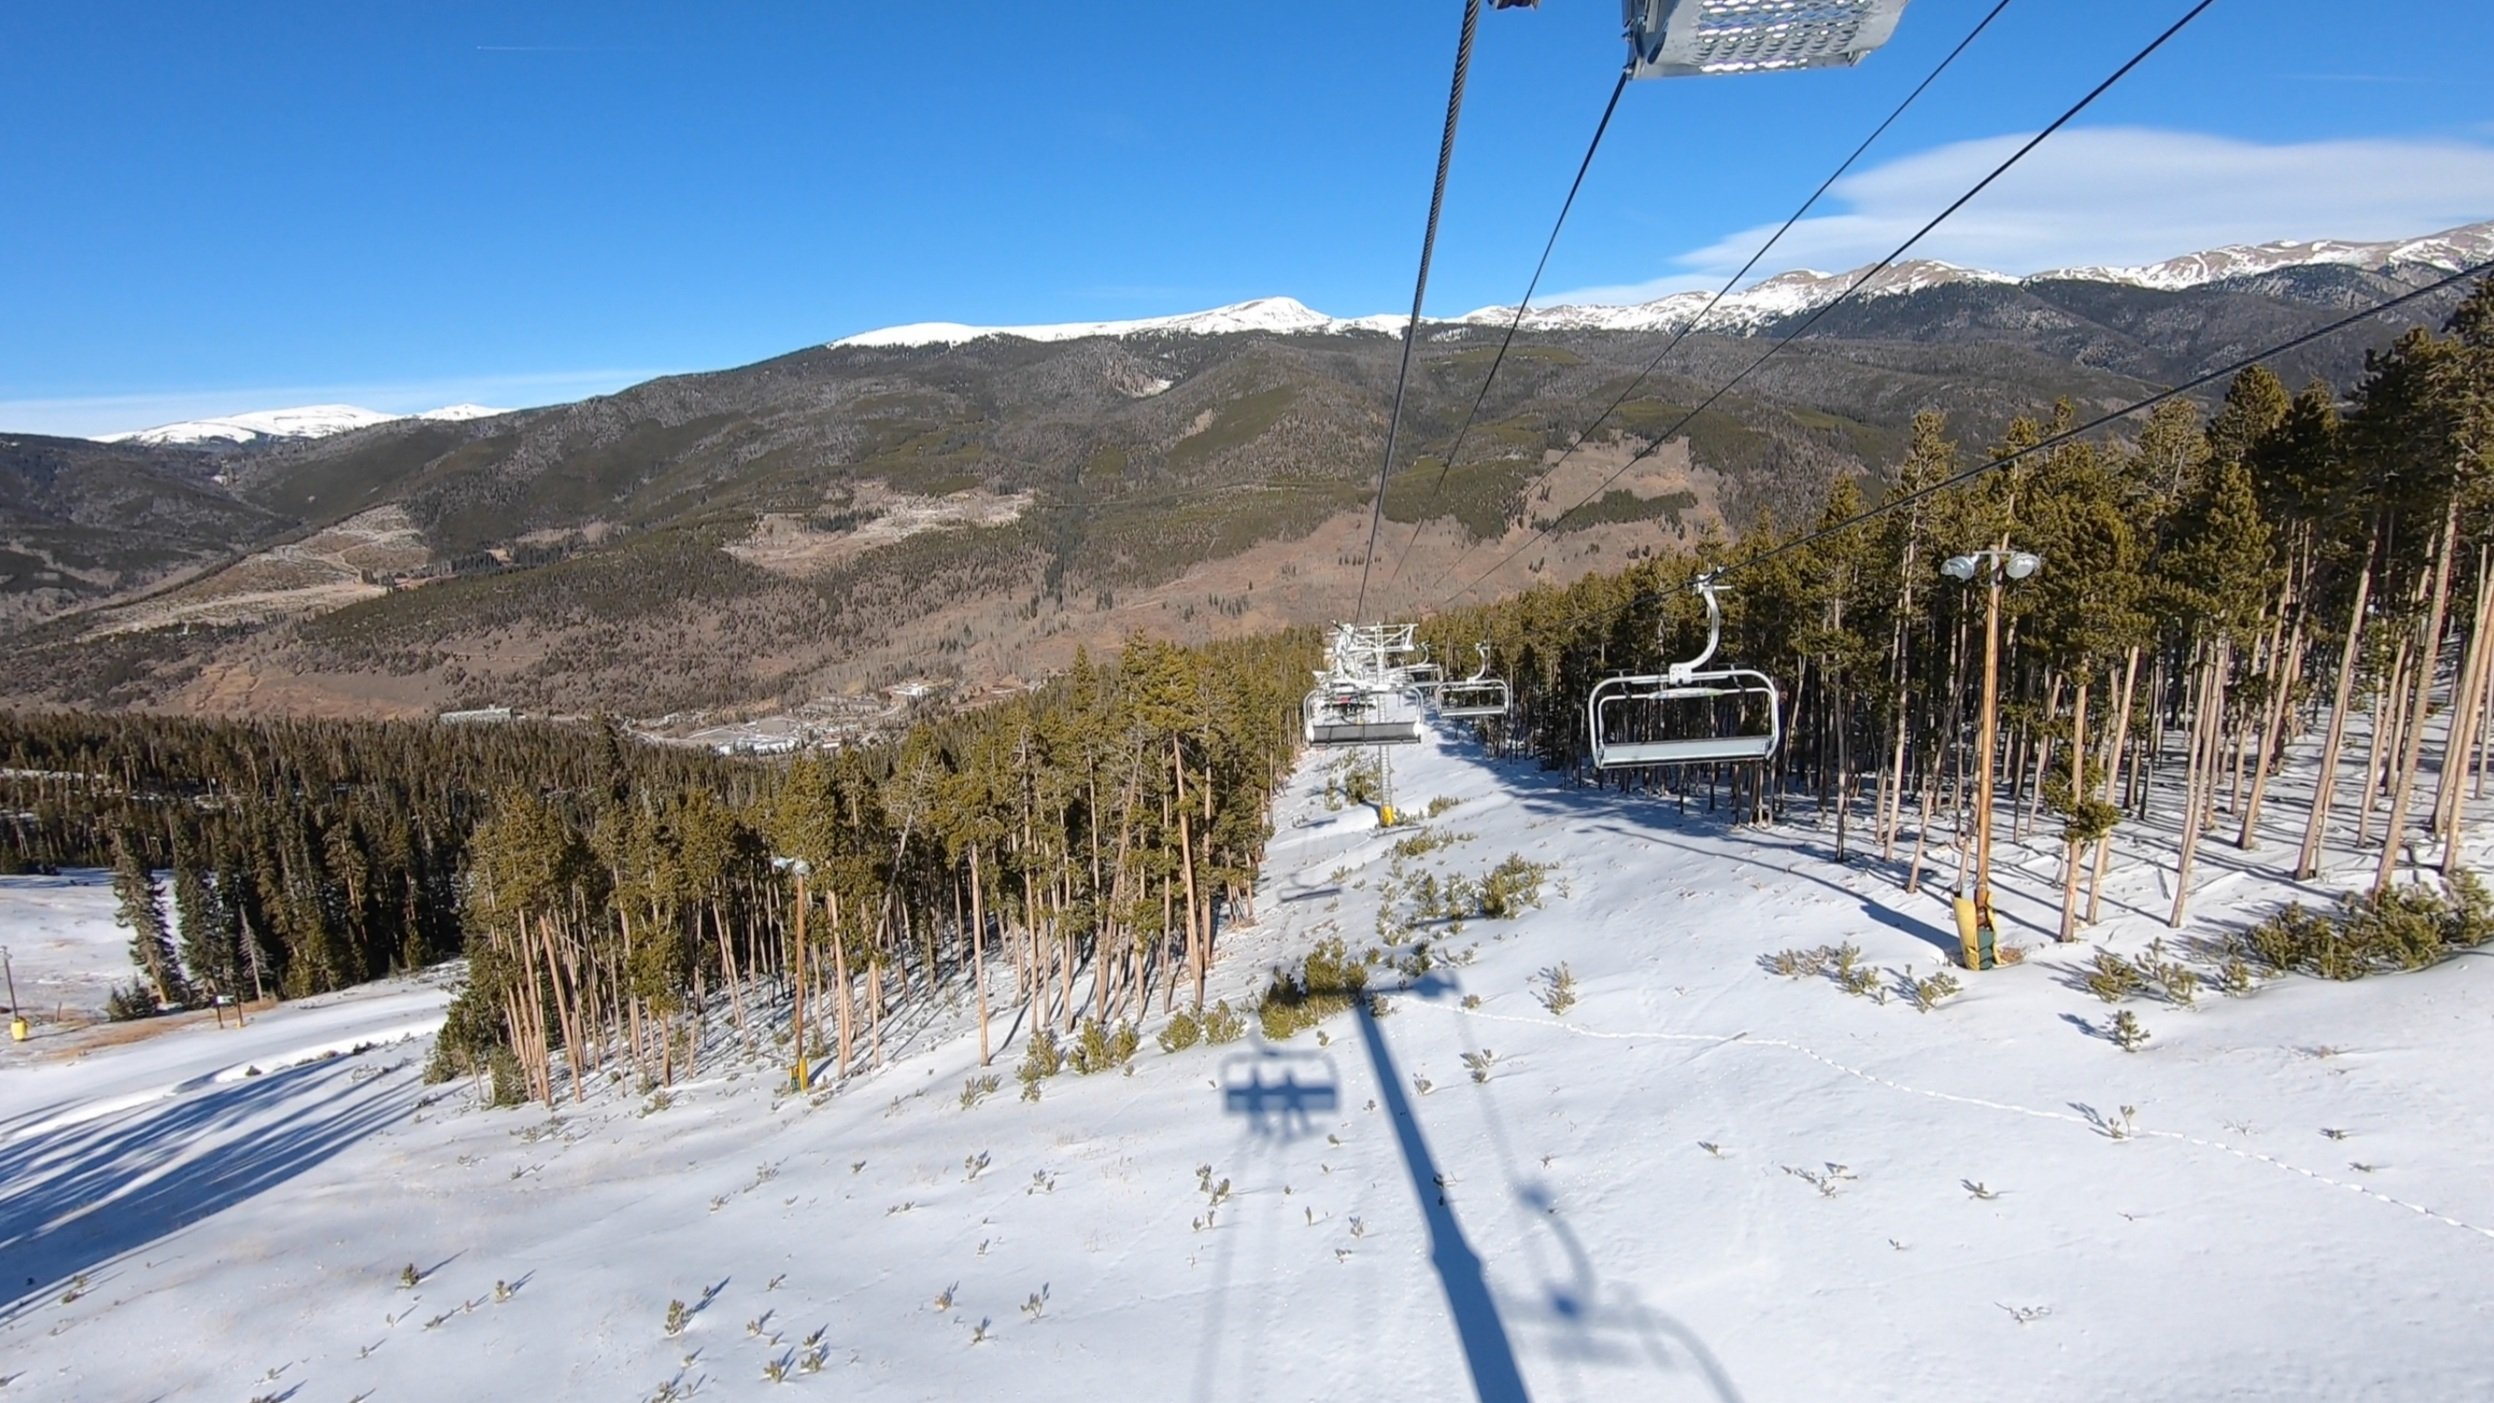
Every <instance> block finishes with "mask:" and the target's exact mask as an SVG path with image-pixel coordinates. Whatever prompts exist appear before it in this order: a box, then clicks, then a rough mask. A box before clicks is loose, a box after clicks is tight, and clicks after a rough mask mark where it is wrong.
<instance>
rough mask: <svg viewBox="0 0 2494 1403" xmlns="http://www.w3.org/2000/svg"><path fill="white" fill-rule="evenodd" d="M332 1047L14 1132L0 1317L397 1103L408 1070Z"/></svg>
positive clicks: (382, 1118) (4, 1162)
mask: <svg viewBox="0 0 2494 1403" xmlns="http://www.w3.org/2000/svg"><path fill="white" fill-rule="evenodd" d="M360 1071H367V1066H366V1064H365V1063H363V1062H362V1061H361V1060H360V1059H354V1058H344V1057H341V1058H332V1059H327V1060H324V1061H320V1062H313V1063H307V1064H305V1065H303V1066H299V1067H291V1068H285V1069H282V1070H279V1071H275V1072H270V1073H267V1074H265V1075H263V1076H258V1077H251V1078H248V1079H245V1080H242V1081H238V1082H234V1083H232V1084H230V1085H226V1086H221V1087H217V1088H214V1089H212V1090H205V1091H200V1092H195V1093H193V1094H190V1095H187V1096H181V1097H176V1098H172V1099H170V1100H160V1101H151V1102H147V1103H145V1104H142V1105H139V1106H134V1107H131V1108H130V1109H128V1110H125V1111H120V1112H116V1113H113V1114H110V1115H105V1116H99V1117H96V1118H94V1119H92V1120H86V1121H81V1122H79V1123H77V1124H75V1125H70V1126H64V1127H62V1128H61V1129H59V1130H57V1131H54V1132H51V1133H48V1134H39V1135H34V1136H29V1137H26V1138H24V1139H22V1140H19V1141H15V1142H13V1143H11V1144H10V1145H9V1146H8V1147H7V1149H6V1150H5V1151H0V1185H5V1186H6V1187H5V1188H0V1285H5V1288H6V1289H7V1291H8V1292H9V1295H8V1297H7V1298H6V1301H7V1303H6V1304H5V1305H0V1324H7V1323H10V1322H12V1321H15V1320H16V1319H18V1318H19V1317H20V1316H22V1315H24V1314H26V1313H27V1312H28V1311H29V1310H32V1309H34V1308H36V1307H39V1306H41V1305H42V1304H43V1303H45V1302H46V1301H48V1300H50V1299H51V1298H52V1296H53V1295H54V1294H55V1288H57V1287H58V1286H59V1285H60V1284H61V1283H62V1282H64V1281H68V1280H70V1279H72V1278H74V1277H76V1276H77V1275H78V1274H80V1273H81V1272H87V1271H91V1270H93V1269H94V1268H96V1267H98V1266H101V1265H103V1264H105V1263H108V1262H112V1261H115V1260H118V1259H120V1258H121V1257H123V1256H126V1255H127V1254H129V1253H131V1252H134V1251H137V1250H139V1249H140V1248H143V1247H145V1246H147V1245H148V1244H150V1243H152V1242H156V1241H158V1240H160V1239H162V1238H166V1237H169V1236H172V1235H173V1234H175V1233H178V1232H180V1231H182V1230H183V1229H185V1228H187V1227H190V1226H191V1225H193V1224H195V1223H198V1222H200V1221H202V1220H203V1219H206V1218H209V1217H212V1216H214V1215H215V1214H218V1213H221V1212H223V1211H224V1210H225V1209H227V1208H230V1207H233V1206H234V1205H236V1204H238V1203H241V1202H244V1201H245V1200H247V1199H250V1198H252V1197H254V1196H256V1195H258V1194H260V1193H261V1192H263V1191H265V1190H267V1189H270V1188H274V1187H276V1186H277V1185H279V1184H282V1183H284V1182H286V1181H287V1180H289V1179H292V1178H294V1177H295V1176H296V1175H298V1174H301V1173H303V1172H304V1171H306V1170H308V1169H311V1168H313V1167H314V1166H316V1165H318V1164H320V1163H322V1162H323V1161H325V1160H327V1159H329V1158H330V1157H331V1156H333V1155H336V1154H337V1153H339V1152H340V1151H342V1150H344V1149H346V1148H347V1147H348V1146H350V1145H352V1144H354V1143H355V1142H356V1141H358V1140H361V1139H363V1138H364V1137H365V1136H367V1135H370V1134H372V1133H373V1132H374V1131H376V1130H379V1129H380V1128H381V1127H383V1126H385V1125H388V1124H389V1123H390V1122H392V1121H395V1120H397V1119H399V1118H400V1117H402V1116H404V1115H406V1114H407V1112H408V1111H409V1110H410V1109H411V1108H412V1105H413V1103H414V1101H415V1099H416V1097H417V1095H418V1092H419V1088H418V1087H417V1086H416V1084H415V1082H414V1079H413V1078H412V1077H390V1078H386V1079H384V1078H375V1077H369V1076H365V1077H358V1076H357V1075H356V1074H357V1073H358V1072H360Z"/></svg>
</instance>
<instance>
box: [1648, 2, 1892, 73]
mask: <svg viewBox="0 0 2494 1403" xmlns="http://www.w3.org/2000/svg"><path fill="white" fill-rule="evenodd" d="M1905 3H1906V0H1621V4H1620V11H1621V14H1622V17H1623V20H1624V23H1625V24H1626V27H1627V31H1628V76H1630V77H1632V78H1687V77H1695V76H1699V75H1703V74H1715V73H1773V72H1779V71H1784V70H1789V69H1798V68H1849V67H1851V66H1853V65H1854V64H1857V63H1860V62H1861V61H1862V58H1863V56H1864V55H1866V54H1868V53H1869V52H1870V51H1871V50H1873V49H1876V48H1878V47H1879V46H1880V45H1882V44H1885V43H1887V42H1888V37H1889V36H1890V35H1891V34H1893V33H1895V32H1896V25H1897V19H1898V18H1899V17H1900V16H1901V15H1903V14H1904V12H1905Z"/></svg>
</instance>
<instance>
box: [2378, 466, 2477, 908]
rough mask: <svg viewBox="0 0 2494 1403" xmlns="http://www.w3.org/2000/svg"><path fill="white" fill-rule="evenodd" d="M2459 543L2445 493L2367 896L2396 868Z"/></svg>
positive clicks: (2455, 498) (2455, 501) (2382, 887)
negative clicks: (2408, 700) (2410, 691)
mask: <svg viewBox="0 0 2494 1403" xmlns="http://www.w3.org/2000/svg"><path fill="white" fill-rule="evenodd" d="M2458 544H2459V494H2457V493H2456V492H2454V493H2453V494H2452V495H2451V504H2450V506H2449V507H2447V508H2445V509H2444V511H2443V514H2442V544H2441V547H2440V548H2439V549H2438V550H2436V551H2435V552H2434V563H2433V600H2432V602H2431V603H2430V604H2428V605H2426V606H2425V635H2424V646H2423V647H2421V648H2419V649H2418V650H2417V660H2416V699H2415V701H2414V703H2413V704H2412V705H2411V706H2410V707H2409V709H2408V720H2407V733H2406V734H2405V735H2404V736H2403V737H2401V745H2400V748H2399V752H2400V753H2399V775H2398V779H2397V781H2396V783H2395V785H2394V787H2393V788H2392V789H2391V791H2390V817H2389V820H2388V822H2387V823H2386V824H2385V825H2384V827H2383V828H2382V839H2381V866H2380V867H2378V868H2377V869H2375V870H2374V873H2373V892H2374V894H2375V895H2377V896H2378V895H2380V894H2381V893H2383V892H2386V891H2388V890H2389V889H2390V879H2391V877H2392V876H2393V875H2395V874H2396V873H2397V871H2398V867H2399V839H2400V837H2401V833H2400V830H2401V829H2402V828H2403V827H2404V826H2405V825H2406V822H2407V804H2408V798H2409V796H2410V795H2411V794H2412V793H2413V792H2414V791H2415V788H2416V766H2417V764H2418V762H2419V761H2420V760H2422V758H2423V756H2424V748H2425V720H2426V718H2427V717H2428V716H2429V715H2431V707H2432V705H2433V674H2434V664H2435V662H2436V661H2437V660H2438V659H2439V658H2440V657H2441V656H2442V624H2443V615H2444V611H2445V609H2447V608H2448V606H2449V604H2450V589H2451V553H2452V552H2453V551H2454V550H2456V549H2457V548H2458Z"/></svg>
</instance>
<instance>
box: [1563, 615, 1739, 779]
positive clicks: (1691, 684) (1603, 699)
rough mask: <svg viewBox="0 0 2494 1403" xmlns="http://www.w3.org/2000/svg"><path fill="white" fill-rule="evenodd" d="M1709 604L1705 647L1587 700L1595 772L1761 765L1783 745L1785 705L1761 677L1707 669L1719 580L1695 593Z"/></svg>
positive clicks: (1716, 630) (1613, 683)
mask: <svg viewBox="0 0 2494 1403" xmlns="http://www.w3.org/2000/svg"><path fill="white" fill-rule="evenodd" d="M1692 587H1693V588H1694V589H1696V591H1697V592H1698V593H1699V594H1700V595H1702V596H1703V597H1704V598H1705V600H1706V647H1705V649H1704V650H1703V651H1701V652H1700V653H1699V654H1698V655H1697V656H1696V657H1694V658H1691V659H1689V660H1688V661H1686V662H1676V663H1672V664H1669V665H1668V666H1666V667H1665V668H1664V670H1663V671H1661V672H1659V673H1645V674H1639V675H1631V676H1620V677H1610V678H1605V679H1604V680H1602V681H1601V682H1598V683H1596V684H1594V688H1593V691H1592V693H1591V694H1590V695H1588V696H1587V697H1586V699H1585V725H1586V730H1587V732H1588V734H1589V736H1590V737H1591V740H1592V744H1593V764H1594V768H1595V769H1601V770H1608V769H1619V768H1624V767H1627V766H1632V765H1703V764H1720V763H1728V762H1732V761H1739V760H1764V759H1767V758H1768V757H1770V756H1772V755H1774V754H1775V752H1776V750H1777V749H1778V748H1779V747H1780V746H1781V745H1782V744H1783V741H1784V697H1783V693H1782V692H1780V691H1779V690H1777V688H1776V685H1775V680H1774V679H1773V678H1771V677H1769V676H1767V675H1766V674H1765V673H1763V672H1758V671H1755V670H1753V669H1750V668H1739V667H1714V668H1710V667H1707V666H1706V664H1707V663H1708V662H1709V661H1710V660H1711V659H1712V658H1713V657H1714V655H1715V648H1716V646H1717V645H1718V644H1720V643H1721V641H1722V638H1723V608H1722V604H1721V603H1720V601H1718V600H1717V599H1716V597H1715V591H1716V587H1717V586H1716V572H1713V571H1709V572H1707V573H1706V574H1703V575H1700V576H1699V577H1698V578H1697V580H1696V581H1695V583H1694V585H1693V586H1692Z"/></svg>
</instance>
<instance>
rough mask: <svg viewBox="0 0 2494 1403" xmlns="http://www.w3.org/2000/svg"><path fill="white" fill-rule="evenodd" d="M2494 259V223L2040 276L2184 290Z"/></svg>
mask: <svg viewBox="0 0 2494 1403" xmlns="http://www.w3.org/2000/svg"><path fill="white" fill-rule="evenodd" d="M2488 259H2494V220H2489V221H2486V222H2484V223H2481V224H2466V225H2462V226H2460V227H2459V228H2456V229H2446V230H2444V231H2442V232H2441V233H2439V234H2429V235H2427V236H2425V237H2423V238H2420V239H2382V240H2376V241H2373V242H2370V243H2362V242H2353V241H2350V240H2346V239H2300V240H2297V239H2281V240H2279V241H2277V242H2274V243H2265V244H2233V245H2229V246H2227V247H2225V248H2218V249H2209V250H2207V251H2205V252H2201V253H2186V254H2184V255H2183V256H2181V257H2180V258H2169V259H2167V260H2165V261H2164V262H2162V263H2149V264H2144V265H2142V266H2139V267H2135V268H2102V267H2086V268H2060V269H2055V270H2053V271H2051V272H2048V273H2038V274H2036V275H2035V276H2034V277H2033V278H2031V279H2028V281H2030V282H2041V281H2044V280H2046V279H2062V280H2083V281H2088V282H2110V283H2126V284H2128V285H2130V286H2132V287H2145V288H2155V289H2158V290H2160V291H2168V292H2171V291H2179V290H2181V289H2183V288H2191V287H2198V286H2200V285H2201V284H2203V283H2213V282H2220V281H2222V280H2224V279H2227V278H2239V277H2246V276H2249V275H2251V274H2255V273H2271V272H2275V271H2277V270H2278V269H2280V268H2299V267H2305V266H2308V265H2311V264H2315V263H2334V264H2339V265H2343V266H2346V267H2351V268H2362V269H2365V270H2366V271H2369V272H2379V271H2381V270H2382V269H2385V268H2391V267H2395V266H2397V265H2399V264H2403V263H2406V264H2422V265H2424V266H2426V267H2429V268H2440V269H2442V270H2444V271H2446V272H2454V273H2455V272H2458V271H2459V270H2460V269H2462V268H2467V267H2471V266H2474V265H2476V264H2479V263H2483V262H2485V261H2486V260H2488Z"/></svg>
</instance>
